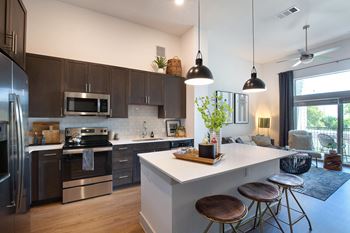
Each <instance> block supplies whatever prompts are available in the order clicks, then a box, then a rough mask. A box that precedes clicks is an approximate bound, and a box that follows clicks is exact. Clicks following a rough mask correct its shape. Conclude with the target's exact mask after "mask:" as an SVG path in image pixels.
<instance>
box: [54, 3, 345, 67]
mask: <svg viewBox="0 0 350 233" xmlns="http://www.w3.org/2000/svg"><path fill="white" fill-rule="evenodd" d="M60 1H62V2H66V3H69V4H73V5H76V6H79V7H83V8H87V9H90V10H94V11H97V12H100V13H103V14H107V15H111V16H114V17H117V18H121V19H125V20H128V21H131V22H134V23H138V24H142V25H145V26H148V27H151V28H155V29H157V30H160V31H164V32H167V33H170V34H174V35H177V36H180V35H182V34H183V33H185V32H186V31H187V30H188V29H190V28H191V27H192V26H193V25H196V15H197V12H196V11H197V10H196V9H197V8H196V6H197V5H196V4H197V0H185V4H184V5H182V6H176V5H175V4H174V1H173V0H127V1H126V0H103V1H101V0H60ZM292 6H296V7H298V8H299V9H300V12H297V13H295V14H292V15H289V16H287V17H285V18H283V19H280V18H278V17H277V15H278V13H280V12H281V11H284V10H286V9H288V8H289V7H292ZM250 7H251V1H249V0H215V1H214V0H202V8H203V12H202V18H203V23H202V27H203V28H204V29H206V30H208V31H209V32H210V33H214V34H216V35H219V39H220V40H219V41H218V43H221V44H223V45H224V46H227V49H229V50H231V51H232V52H234V53H237V54H238V55H240V56H242V57H244V58H247V59H249V58H250V54H251V41H252V39H251V38H252V36H251V8H250ZM255 12H256V53H257V54H256V57H257V61H258V62H260V63H266V62H270V61H273V60H276V59H279V58H282V57H284V56H287V55H290V54H295V53H297V51H298V49H302V48H303V47H304V32H303V30H302V26H303V25H305V24H310V25H311V29H310V35H309V42H310V43H309V44H310V47H311V48H312V47H315V46H318V45H321V44H324V43H329V42H332V41H335V40H339V39H341V38H347V37H348V36H350V24H349V21H350V14H349V12H350V1H349V0H331V1H330V0H283V1H281V0H255Z"/></svg>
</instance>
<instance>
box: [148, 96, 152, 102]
mask: <svg viewBox="0 0 350 233" xmlns="http://www.w3.org/2000/svg"><path fill="white" fill-rule="evenodd" d="M150 103H151V96H148V104H150Z"/></svg>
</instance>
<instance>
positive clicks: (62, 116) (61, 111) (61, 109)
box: [61, 107, 63, 117]
mask: <svg viewBox="0 0 350 233" xmlns="http://www.w3.org/2000/svg"><path fill="white" fill-rule="evenodd" d="M61 117H63V108H62V107H61Z"/></svg>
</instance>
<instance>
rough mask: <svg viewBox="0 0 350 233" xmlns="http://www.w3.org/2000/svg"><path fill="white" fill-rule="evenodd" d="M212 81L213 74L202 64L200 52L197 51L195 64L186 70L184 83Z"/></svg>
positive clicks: (202, 83)
mask: <svg viewBox="0 0 350 233" xmlns="http://www.w3.org/2000/svg"><path fill="white" fill-rule="evenodd" d="M213 82H214V78H213V74H212V73H211V71H210V70H209V69H208V67H206V66H204V65H203V59H202V54H201V52H200V51H198V54H197V59H196V65H195V66H193V67H191V69H189V71H188V72H187V76H186V81H185V84H187V85H208V84H211V83H213Z"/></svg>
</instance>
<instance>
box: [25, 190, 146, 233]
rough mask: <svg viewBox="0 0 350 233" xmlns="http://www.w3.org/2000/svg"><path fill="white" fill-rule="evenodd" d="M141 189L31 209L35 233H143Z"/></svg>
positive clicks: (30, 214)
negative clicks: (140, 216)
mask: <svg viewBox="0 0 350 233" xmlns="http://www.w3.org/2000/svg"><path fill="white" fill-rule="evenodd" d="M139 211H140V187H139V186H137V187H131V188H126V189H122V190H119V191H116V192H114V193H113V194H112V195H108V196H103V197H98V198H93V199H89V200H85V201H80V202H75V203H70V204H66V205H62V204H61V203H54V204H49V205H43V206H39V207H34V208H32V209H31V210H30V213H29V216H30V222H31V231H30V232H31V233H80V232H82V233H83V232H84V233H143V232H144V231H143V230H142V228H141V226H140V225H139V217H138V216H139Z"/></svg>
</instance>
